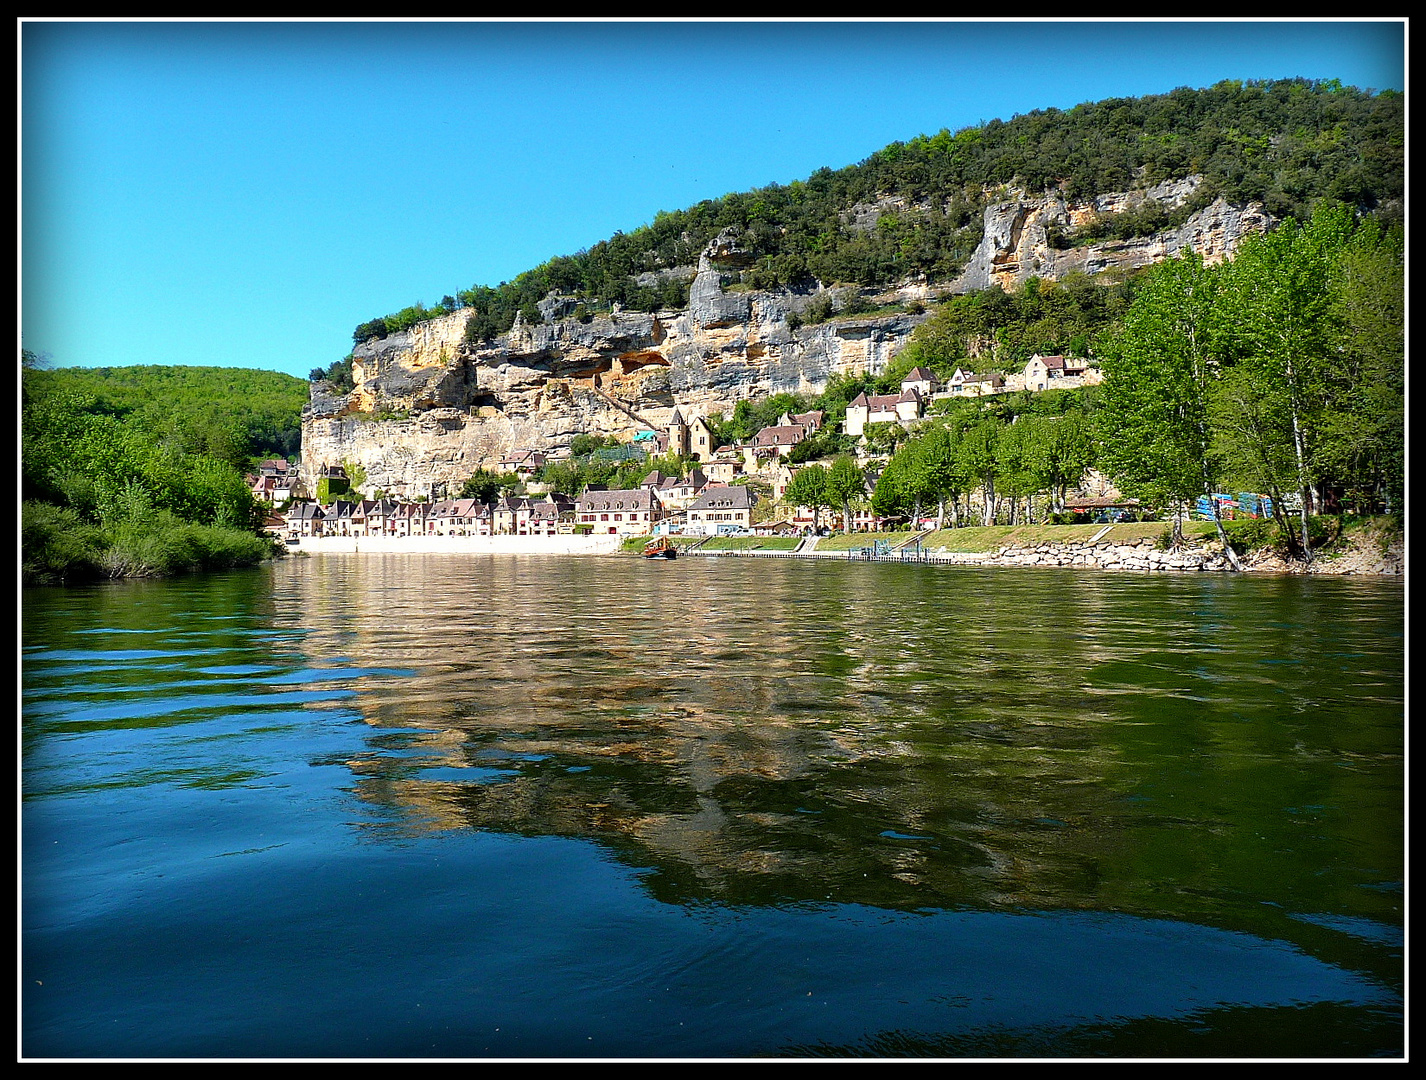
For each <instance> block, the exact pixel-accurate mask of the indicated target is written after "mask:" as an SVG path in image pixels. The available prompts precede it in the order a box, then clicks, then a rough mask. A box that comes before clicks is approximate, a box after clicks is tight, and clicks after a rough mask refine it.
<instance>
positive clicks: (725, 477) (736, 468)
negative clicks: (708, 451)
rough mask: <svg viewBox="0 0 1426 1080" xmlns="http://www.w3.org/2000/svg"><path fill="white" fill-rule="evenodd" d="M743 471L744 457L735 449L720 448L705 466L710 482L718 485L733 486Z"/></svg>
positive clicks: (704, 469)
mask: <svg viewBox="0 0 1426 1080" xmlns="http://www.w3.org/2000/svg"><path fill="white" fill-rule="evenodd" d="M743 469H744V465H743V455H742V454H741V453H740V452H739V451H738V450H737V449H735V448H734V447H720V448H719V449H718V450H716V451H715V452H714V454H713V456H712V457H711V458H710V459H709V460H708V461H707V462H706V463H705V464H704V466H703V471H704V473H705V474H707V476H708V480H709V482H710V483H717V484H731V483H732V482H733V481H734V480H736V479H737V478H738V476H739V475H741V474H742V472H743Z"/></svg>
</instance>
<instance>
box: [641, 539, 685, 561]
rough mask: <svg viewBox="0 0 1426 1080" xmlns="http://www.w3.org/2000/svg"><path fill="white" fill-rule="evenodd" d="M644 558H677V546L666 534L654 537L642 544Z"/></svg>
mask: <svg viewBox="0 0 1426 1080" xmlns="http://www.w3.org/2000/svg"><path fill="white" fill-rule="evenodd" d="M644 558H646V559H676V558H678V548H676V547H675V546H674V545H673V541H671V540H669V538H668V537H667V536H660V537H656V538H655V539H653V540H650V541H649V542H648V543H647V544H645V545H644Z"/></svg>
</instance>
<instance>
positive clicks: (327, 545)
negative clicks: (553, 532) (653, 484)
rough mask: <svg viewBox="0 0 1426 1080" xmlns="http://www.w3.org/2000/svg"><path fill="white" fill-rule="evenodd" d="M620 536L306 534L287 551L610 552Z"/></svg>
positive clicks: (434, 553)
mask: <svg viewBox="0 0 1426 1080" xmlns="http://www.w3.org/2000/svg"><path fill="white" fill-rule="evenodd" d="M620 543H621V539H620V537H618V536H304V537H302V538H301V540H300V541H299V542H298V543H296V544H289V545H288V546H287V550H288V553H289V554H291V553H294V552H307V553H309V554H312V555H351V554H362V555H367V554H373V555H375V554H384V555H609V554H612V553H613V552H616V551H618V550H619V545H620Z"/></svg>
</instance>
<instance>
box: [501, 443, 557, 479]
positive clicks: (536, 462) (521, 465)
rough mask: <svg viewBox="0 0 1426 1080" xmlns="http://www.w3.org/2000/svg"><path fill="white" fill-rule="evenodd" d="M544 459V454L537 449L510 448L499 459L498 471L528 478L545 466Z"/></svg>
mask: <svg viewBox="0 0 1426 1080" xmlns="http://www.w3.org/2000/svg"><path fill="white" fill-rule="evenodd" d="M545 461H546V458H545V455H544V454H543V453H541V452H540V451H538V450H512V451H510V453H508V454H506V455H505V456H504V457H503V458H501V459H500V471H501V472H512V473H514V474H515V475H516V476H518V477H520V479H521V480H528V479H530V477H532V476H534V475H535V474H536V473H537V472H539V471H540V470H541V469H543V468H544V467H545Z"/></svg>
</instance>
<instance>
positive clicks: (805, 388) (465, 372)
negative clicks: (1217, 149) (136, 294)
mask: <svg viewBox="0 0 1426 1080" xmlns="http://www.w3.org/2000/svg"><path fill="white" fill-rule="evenodd" d="M1194 186H1195V185H1194V183H1193V181H1191V180H1190V181H1185V182H1183V183H1182V184H1180V185H1165V186H1163V187H1162V189H1160V190H1157V191H1155V192H1150V193H1148V194H1150V195H1152V196H1153V197H1155V198H1158V199H1160V201H1163V202H1167V203H1169V204H1173V201H1174V200H1175V199H1177V200H1180V201H1181V200H1182V199H1185V198H1188V197H1190V196H1191V194H1192V191H1193V188H1194ZM1143 197H1144V193H1138V194H1121V195H1109V196H1102V197H1100V199H1098V200H1096V201H1095V202H1094V203H1092V204H1087V205H1084V206H1073V205H1070V204H1067V203H1066V202H1065V201H1064V200H1063V199H1059V198H1057V197H1055V196H1046V197H1042V198H1036V199H1030V198H1023V199H1012V200H1009V201H1004V202H1000V203H996V204H994V205H992V206H990V207H988V208H987V209H986V211H985V234H984V237H985V238H984V240H983V241H982V243H981V245H980V247H979V248H978V249H977V251H976V253H975V256H974V258H973V259H972V260H971V263H970V265H969V266H968V268H967V269H966V271H965V273H964V274H963V275H962V277H961V279H960V280H959V281H957V282H955V283H954V284H953V285H952V286H950V287H949V288H948V289H945V290H943V291H946V292H964V291H969V290H972V289H980V288H985V287H987V286H989V285H992V284H1000V285H1002V286H1004V287H1006V288H1014V287H1015V286H1017V285H1018V284H1019V283H1021V282H1023V281H1024V280H1025V279H1026V278H1027V277H1029V276H1031V275H1032V274H1038V275H1039V276H1041V277H1059V276H1062V275H1063V274H1064V273H1065V272H1067V271H1068V270H1071V269H1082V270H1085V271H1087V272H1089V273H1096V272H1098V271H1101V270H1104V269H1106V268H1109V267H1111V266H1115V267H1133V266H1142V265H1146V264H1147V263H1150V262H1153V261H1156V260H1158V259H1161V258H1164V257H1166V256H1168V255H1172V254H1175V253H1176V252H1178V251H1180V250H1183V249H1184V248H1187V247H1192V248H1193V249H1194V250H1198V251H1200V252H1202V253H1203V254H1204V255H1205V257H1207V258H1209V259H1220V258H1222V257H1224V255H1225V254H1226V253H1229V252H1231V250H1232V248H1233V246H1234V245H1235V244H1236V243H1237V241H1238V240H1239V239H1240V238H1241V237H1242V235H1244V233H1245V232H1247V231H1252V230H1256V229H1261V228H1264V227H1265V226H1266V225H1267V224H1268V221H1267V219H1266V217H1265V216H1264V215H1263V214H1262V213H1261V211H1260V210H1254V209H1252V208H1247V209H1238V208H1233V207H1229V206H1227V205H1226V204H1221V203H1215V204H1213V205H1212V206H1210V207H1209V208H1208V209H1206V210H1204V211H1201V212H1200V213H1199V214H1196V215H1194V217H1193V218H1191V219H1190V220H1189V221H1188V222H1187V223H1186V224H1185V225H1184V227H1183V228H1181V229H1178V230H1175V231H1174V232H1173V233H1172V234H1161V235H1160V236H1156V237H1153V238H1150V239H1147V240H1142V241H1128V242H1121V243H1105V244H1101V245H1096V246H1093V247H1083V248H1070V249H1067V250H1059V249H1056V248H1053V247H1051V245H1050V230H1051V228H1052V227H1053V226H1058V227H1060V228H1072V227H1073V226H1074V225H1075V224H1077V223H1079V222H1080V221H1083V220H1085V219H1086V218H1087V217H1088V216H1089V215H1090V214H1092V213H1095V212H1099V213H1104V212H1111V211H1113V210H1116V209H1122V208H1124V207H1126V206H1129V205H1131V204H1132V203H1133V201H1134V200H1135V199H1141V198H1143ZM881 209H882V208H881V207H879V206H878V207H876V208H872V209H871V210H869V211H868V213H867V214H865V215H863V216H865V217H867V218H868V220H869V221H870V222H871V223H874V221H875V217H876V214H877V212H878V211H879V210H881ZM858 222H859V223H860V218H859V219H858ZM745 262H746V260H745V258H744V255H743V253H742V252H740V251H739V250H738V249H737V247H736V245H735V244H733V243H732V242H731V241H730V240H729V239H728V238H727V237H726V236H724V237H719V238H718V239H717V240H715V241H714V242H713V243H712V244H710V245H709V247H708V249H707V250H706V251H705V252H704V254H703V255H702V257H701V259H700V261H699V265H698V267H697V270H696V271H693V270H692V268H689V271H690V272H692V273H693V274H694V276H693V279H692V282H691V284H690V287H689V303H688V308H687V309H686V310H685V311H677V312H660V313H658V314H643V313H632V312H615V313H614V314H613V315H604V316H599V317H596V318H594V319H592V320H590V321H588V322H580V321H577V320H575V319H573V318H568V317H560V316H562V315H564V314H565V311H564V308H563V307H562V306H561V303H560V299H559V298H551V299H550V300H549V301H548V302H547V303H546V304H544V305H542V308H546V309H548V310H546V311H545V314H546V317H547V319H548V320H550V321H546V322H543V323H541V324H540V325H537V326H530V325H526V324H524V323H523V322H520V321H517V322H516V324H515V326H514V327H513V328H512V329H511V330H510V332H509V333H508V334H505V335H502V336H501V337H500V338H498V339H496V340H494V341H491V342H486V343H483V344H479V345H472V344H469V343H467V342H465V340H464V334H465V322H466V313H464V312H455V313H453V314H451V315H448V316H446V317H444V318H441V319H436V320H433V321H431V322H429V323H424V324H422V325H420V326H417V327H414V328H412V329H411V330H409V331H405V332H402V333H397V334H392V335H390V336H389V337H386V338H383V339H381V340H374V341H370V342H367V343H365V344H363V345H360V346H358V347H357V348H356V349H355V350H354V351H353V354H352V359H353V364H352V373H353V380H354V382H355V383H356V389H355V390H353V391H352V392H351V393H350V394H346V395H341V394H338V393H336V392H335V391H334V390H333V388H332V387H331V386H330V385H328V384H325V383H317V384H314V386H313V388H312V400H311V402H310V404H309V405H308V407H307V409H306V411H305V412H304V415H303V425H302V469H303V473H304V477H305V479H306V480H307V481H308V484H309V488H312V489H315V483H316V473H317V470H318V468H319V467H320V466H322V465H335V464H343V463H354V464H356V465H359V466H360V467H361V469H362V470H363V471H364V472H365V474H366V486H367V488H369V489H374V488H381V489H382V490H384V491H385V492H387V493H389V494H395V495H401V496H406V497H415V496H419V495H432V496H439V495H441V494H443V493H444V492H447V491H452V490H455V489H457V488H459V486H460V485H461V484H462V483H463V482H464V481H465V479H466V478H467V477H469V476H470V474H471V473H473V472H474V471H475V470H476V469H478V468H482V467H484V468H495V467H496V466H498V464H499V461H500V459H501V457H502V456H503V455H505V454H507V453H509V452H510V451H512V450H515V449H536V450H549V449H552V448H555V447H560V446H567V445H568V444H569V441H570V439H572V438H573V437H574V436H575V435H577V434H580V433H590V434H605V435H616V436H623V437H632V436H633V435H634V434H635V433H636V432H637V431H639V430H644V429H648V428H653V429H655V430H661V429H663V428H664V427H665V426H666V424H667V423H668V420H669V418H670V417H671V415H672V413H673V411H674V409H675V408H678V409H679V410H681V411H682V412H683V414H684V416H685V417H689V416H694V415H701V416H707V415H709V414H710V413H714V412H722V413H725V414H726V413H729V412H731V411H732V409H733V407H734V406H735V405H736V404H737V402H738V401H740V400H744V399H756V398H761V397H767V396H770V395H772V394H776V393H781V392H784V391H790V392H793V393H803V394H811V393H818V392H820V391H821V390H822V389H823V388H825V386H826V384H827V380H828V378H829V377H830V376H831V375H833V374H840V373H857V372H869V373H872V374H875V373H877V372H880V371H881V370H882V369H883V368H885V366H886V365H887V363H888V362H889V361H890V359H891V357H892V355H893V354H894V353H895V352H896V351H897V350H898V349H899V348H900V347H901V346H902V345H903V344H905V342H906V341H907V339H908V338H909V337H910V335H911V332H912V330H914V329H915V327H916V326H917V325H918V324H919V323H920V322H921V321H922V320H923V319H924V318H925V316H917V315H911V314H900V315H891V316H882V317H878V318H861V319H858V318H839V319H837V320H834V321H830V322H824V323H818V324H814V325H810V326H800V327H798V328H796V329H794V328H793V327H791V326H789V325H788V315H789V314H791V313H794V312H796V313H800V312H801V311H803V310H804V309H805V308H806V307H807V306H808V304H809V303H810V302H811V300H812V296H810V295H806V294H798V293H792V292H775V293H769V292H746V291H738V289H737V288H736V287H735V288H733V289H727V288H725V287H724V282H725V280H726V279H728V278H729V277H731V276H732V272H733V271H736V270H737V269H739V268H740V267H741V266H742V265H743V264H744V263H745ZM896 295H897V296H899V297H900V298H901V299H903V300H905V299H913V298H914V299H929V298H931V296H932V295H933V292H932V290H930V289H928V288H927V287H925V286H924V285H915V284H909V285H907V286H905V287H904V288H903V289H900V290H897V291H896Z"/></svg>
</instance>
